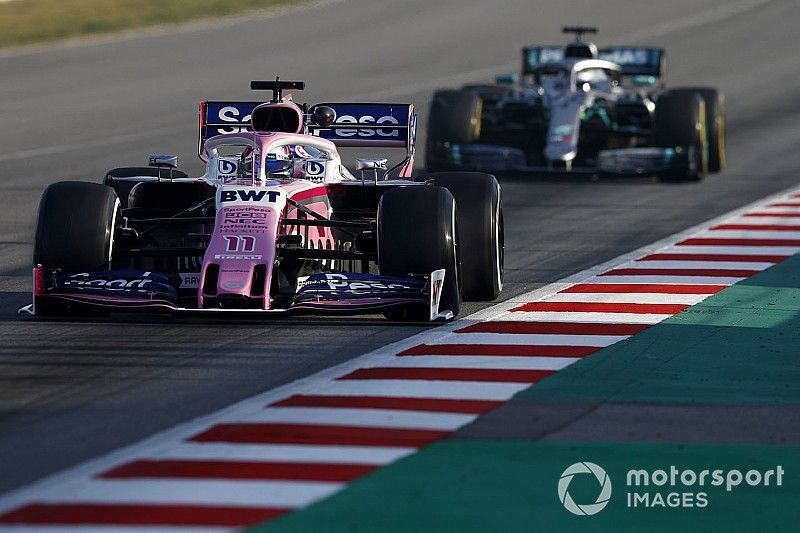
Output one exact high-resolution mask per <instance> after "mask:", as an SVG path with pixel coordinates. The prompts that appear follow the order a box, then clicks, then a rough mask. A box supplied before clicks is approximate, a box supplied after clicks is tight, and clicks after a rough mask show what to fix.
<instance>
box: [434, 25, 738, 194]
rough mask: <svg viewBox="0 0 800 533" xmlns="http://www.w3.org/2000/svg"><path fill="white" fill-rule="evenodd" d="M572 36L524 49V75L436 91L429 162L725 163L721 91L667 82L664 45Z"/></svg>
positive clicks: (558, 166)
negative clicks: (607, 43)
mask: <svg viewBox="0 0 800 533" xmlns="http://www.w3.org/2000/svg"><path fill="white" fill-rule="evenodd" d="M596 31H597V30H596V29H595V28H587V27H568V28H564V32H565V33H574V34H575V41H574V42H572V43H570V44H568V45H567V46H565V47H562V46H530V47H526V48H524V49H523V50H522V76H521V78H520V77H517V76H498V78H497V79H496V82H497V83H496V84H494V85H466V86H464V87H462V88H461V89H457V90H440V91H437V92H435V93H434V95H433V99H432V102H431V108H430V116H429V120H428V125H429V128H428V140H427V145H426V149H427V152H426V163H427V167H428V169H429V170H444V169H469V170H485V169H491V170H492V171H493V172H513V171H520V172H527V173H556V174H559V173H587V174H614V175H657V176H659V177H661V178H663V179H672V180H699V179H701V178H702V177H703V175H704V174H706V173H712V172H719V171H720V170H722V168H723V167H724V165H725V110H724V98H723V95H722V94H721V93H720V92H719V91H718V90H716V89H713V88H708V87H691V88H676V89H669V90H667V89H665V87H664V75H665V69H666V60H665V54H664V50H663V49H661V48H637V47H611V48H602V49H598V48H597V46H595V45H594V44H593V43H591V42H586V41H584V39H583V35H584V34H585V33H595V32H596Z"/></svg>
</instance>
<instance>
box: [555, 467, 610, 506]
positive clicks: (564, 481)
mask: <svg viewBox="0 0 800 533" xmlns="http://www.w3.org/2000/svg"><path fill="white" fill-rule="evenodd" d="M585 474H591V475H593V476H594V477H595V478H596V479H597V482H598V483H599V484H600V494H598V495H597V499H596V500H595V501H594V503H585V504H578V503H575V500H573V499H572V496H570V494H569V484H570V483H571V482H572V478H574V477H575V476H577V475H585ZM558 499H559V500H560V501H561V504H562V505H563V506H564V507H565V508H566V509H567V511H569V512H570V513H572V514H576V515H579V516H590V515H593V514H597V513H599V512H600V511H602V510H603V509H604V508H605V506H606V505H608V502H609V500H610V499H611V478H609V477H608V474H606V471H605V470H603V469H602V468H601V467H600V466H598V465H596V464H594V463H590V462H588V461H584V462H582V463H575V464H574V465H570V466H569V467H567V469H566V470H564V472H563V473H562V474H561V479H559V480H558Z"/></svg>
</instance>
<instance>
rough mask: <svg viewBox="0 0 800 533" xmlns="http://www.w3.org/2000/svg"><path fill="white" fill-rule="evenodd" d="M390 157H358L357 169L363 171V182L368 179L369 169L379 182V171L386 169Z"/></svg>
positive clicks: (374, 178)
mask: <svg viewBox="0 0 800 533" xmlns="http://www.w3.org/2000/svg"><path fill="white" fill-rule="evenodd" d="M388 162H389V160H388V159H356V170H358V171H360V172H361V182H362V183H363V182H364V181H366V174H367V172H368V171H372V173H373V176H372V178H373V181H374V182H375V183H378V171H379V170H386V169H387V163H388Z"/></svg>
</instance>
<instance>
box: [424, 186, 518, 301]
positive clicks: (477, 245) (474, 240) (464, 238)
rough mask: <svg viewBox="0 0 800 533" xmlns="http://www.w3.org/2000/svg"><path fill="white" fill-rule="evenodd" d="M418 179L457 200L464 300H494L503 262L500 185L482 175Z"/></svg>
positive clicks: (498, 287)
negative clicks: (442, 190) (443, 189)
mask: <svg viewBox="0 0 800 533" xmlns="http://www.w3.org/2000/svg"><path fill="white" fill-rule="evenodd" d="M420 180H421V181H431V182H433V184H434V185H436V186H438V187H444V188H445V189H447V190H448V191H450V193H451V194H452V195H453V197H454V198H455V200H456V208H457V210H458V215H457V225H458V238H459V245H460V246H461V250H462V251H463V253H462V254H461V272H462V280H463V292H462V294H463V297H464V300H468V301H491V300H495V299H497V297H498V296H500V292H501V291H502V290H503V268H504V260H505V228H504V225H503V199H502V196H501V194H500V184H499V183H497V180H496V179H495V177H494V176H492V175H491V174H485V173H483V172H437V173H429V174H425V175H423V176H422V177H421V178H420Z"/></svg>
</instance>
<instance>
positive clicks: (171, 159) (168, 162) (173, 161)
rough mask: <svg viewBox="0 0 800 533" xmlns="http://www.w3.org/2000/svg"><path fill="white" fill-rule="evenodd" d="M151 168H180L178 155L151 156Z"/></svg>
mask: <svg viewBox="0 0 800 533" xmlns="http://www.w3.org/2000/svg"><path fill="white" fill-rule="evenodd" d="M149 165H150V166H151V167H166V168H178V156H177V155H164V154H156V155H151V156H150V163H149Z"/></svg>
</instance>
